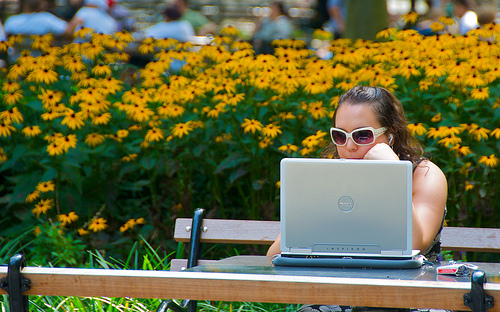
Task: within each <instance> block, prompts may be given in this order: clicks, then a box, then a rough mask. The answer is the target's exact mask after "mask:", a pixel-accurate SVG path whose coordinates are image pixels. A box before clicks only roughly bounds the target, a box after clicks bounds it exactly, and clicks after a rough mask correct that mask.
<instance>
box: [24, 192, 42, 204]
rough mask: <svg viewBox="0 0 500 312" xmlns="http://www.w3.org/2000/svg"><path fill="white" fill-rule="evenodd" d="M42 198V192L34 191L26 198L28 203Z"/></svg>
mask: <svg viewBox="0 0 500 312" xmlns="http://www.w3.org/2000/svg"><path fill="white" fill-rule="evenodd" d="M39 198H40V191H39V190H34V191H33V192H31V193H29V194H28V196H26V203H28V204H29V203H32V202H34V201H35V200H37V199H39Z"/></svg>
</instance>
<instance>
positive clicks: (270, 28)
mask: <svg viewBox="0 0 500 312" xmlns="http://www.w3.org/2000/svg"><path fill="white" fill-rule="evenodd" d="M269 6H270V7H271V14H270V15H269V17H263V18H261V19H260V20H258V21H257V22H256V26H255V30H254V33H253V48H254V50H255V52H256V53H266V54H272V53H274V49H273V47H272V46H271V42H272V41H273V40H275V39H290V38H291V37H292V31H293V25H292V22H291V21H290V18H289V17H288V15H287V14H286V12H285V9H284V7H283V4H282V3H281V2H277V1H275V2H271V4H270V5H269Z"/></svg>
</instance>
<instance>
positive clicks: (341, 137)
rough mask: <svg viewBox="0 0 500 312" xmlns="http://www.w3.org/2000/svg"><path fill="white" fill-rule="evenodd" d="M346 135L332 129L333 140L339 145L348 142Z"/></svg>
mask: <svg viewBox="0 0 500 312" xmlns="http://www.w3.org/2000/svg"><path fill="white" fill-rule="evenodd" d="M346 138H347V137H346V135H345V133H343V132H340V131H338V130H332V140H333V143H335V144H337V145H344V144H345V142H346Z"/></svg>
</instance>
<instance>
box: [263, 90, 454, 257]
mask: <svg viewBox="0 0 500 312" xmlns="http://www.w3.org/2000/svg"><path fill="white" fill-rule="evenodd" d="M406 124H407V122H406V117H405V115H404V111H403V106H402V105H401V102H399V100H398V99H396V97H395V96H394V95H393V94H392V93H390V92H389V91H387V90H386V89H384V88H378V87H366V86H357V87H354V88H352V89H350V90H349V91H347V92H346V93H344V94H343V95H342V96H341V97H340V99H339V104H338V107H337V110H336V111H335V114H334V116H333V127H332V128H331V130H330V135H331V138H332V143H330V145H329V146H327V147H326V148H325V150H324V151H323V154H322V156H324V157H333V158H345V159H378V160H409V161H411V162H412V163H413V168H414V169H413V192H412V195H413V198H412V211H413V213H412V220H413V235H412V240H413V249H416V250H420V252H421V254H423V255H424V256H426V257H427V258H428V259H429V260H431V261H433V260H435V258H436V256H437V254H438V253H439V251H440V245H439V237H440V235H439V234H440V230H441V228H442V225H443V220H444V214H445V206H446V197H447V192H448V188H447V183H446V178H445V176H444V174H443V172H442V171H441V170H440V169H439V168H438V167H437V166H436V165H435V164H434V163H432V162H431V161H430V160H428V159H425V158H423V157H422V154H423V149H422V147H421V146H420V144H419V142H418V141H417V140H416V139H415V138H414V137H413V136H412V135H411V134H410V133H409V131H408V128H407V127H406ZM280 242H281V236H278V238H277V240H276V241H275V242H274V243H273V245H272V246H271V247H270V248H269V250H268V252H267V256H268V257H272V256H273V255H275V254H278V253H280Z"/></svg>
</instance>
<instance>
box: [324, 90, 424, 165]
mask: <svg viewBox="0 0 500 312" xmlns="http://www.w3.org/2000/svg"><path fill="white" fill-rule="evenodd" d="M342 105H370V106H371V108H372V109H373V111H374V112H375V114H376V115H377V118H378V120H379V122H380V124H381V125H382V127H387V129H388V130H387V134H392V135H393V136H394V139H393V140H392V143H393V150H394V152H395V153H396V154H397V155H398V157H399V159H401V160H409V161H411V162H412V163H413V164H414V166H416V165H418V163H419V162H420V161H421V160H422V155H423V148H422V146H421V145H420V142H418V140H417V139H416V138H415V137H413V136H412V135H411V133H410V131H409V130H408V128H407V121H406V116H405V113H404V109H403V105H402V104H401V102H400V101H399V100H398V99H397V98H396V97H395V96H394V95H393V94H392V93H391V92H389V91H388V90H387V89H384V88H380V87H368V86H356V87H354V88H352V89H350V90H348V91H347V92H345V93H344V94H342V96H341V97H340V99H339V102H338V107H337V110H336V111H335V113H334V114H333V122H332V125H333V126H334V127H335V118H336V117H337V111H338V109H339V108H340V107H341V106H342ZM321 156H322V157H332V156H333V158H339V154H338V151H337V146H336V145H335V144H333V142H331V143H330V144H329V145H327V146H326V147H325V148H324V149H323V151H322V153H321Z"/></svg>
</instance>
